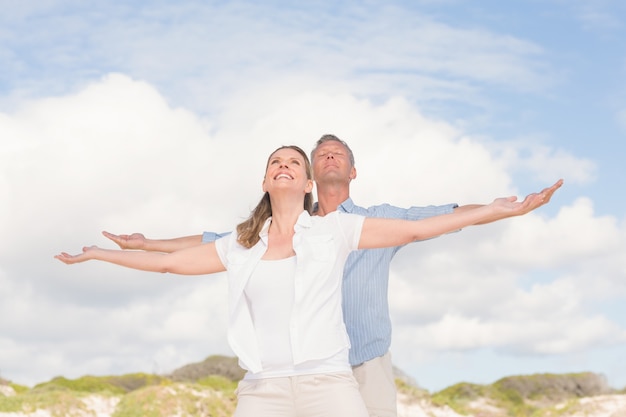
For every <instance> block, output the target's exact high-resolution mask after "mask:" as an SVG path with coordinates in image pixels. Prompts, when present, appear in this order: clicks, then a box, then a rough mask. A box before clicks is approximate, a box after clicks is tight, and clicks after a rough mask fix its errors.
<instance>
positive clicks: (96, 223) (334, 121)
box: [0, 0, 626, 392]
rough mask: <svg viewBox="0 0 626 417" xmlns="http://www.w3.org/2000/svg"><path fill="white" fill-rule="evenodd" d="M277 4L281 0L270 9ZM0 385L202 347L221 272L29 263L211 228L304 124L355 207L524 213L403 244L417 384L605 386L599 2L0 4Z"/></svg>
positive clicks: (620, 123) (607, 296)
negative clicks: (333, 161) (133, 237)
mask: <svg viewBox="0 0 626 417" xmlns="http://www.w3.org/2000/svg"><path fill="white" fill-rule="evenodd" d="M292 3H293V4H292ZM0 9H1V10H2V13H1V14H0V236H2V239H0V377H2V378H5V379H8V380H11V381H13V382H16V383H20V384H24V385H28V386H33V385H35V384H38V383H41V382H45V381H48V380H50V379H51V378H53V377H55V376H59V375H62V376H65V377H67V378H77V377H80V376H83V375H119V374H124V373H134V372H155V373H161V374H164V373H168V372H171V371H173V370H174V369H176V368H178V367H180V366H183V365H186V364H189V363H192V362H198V361H201V360H203V359H204V358H206V357H208V356H210V355H214V354H226V355H232V352H231V351H230V349H229V347H228V345H227V342H226V322H227V319H226V310H227V306H226V303H225V300H226V291H227V289H226V276H225V275H224V274H218V275H215V276H194V277H181V276H175V275H166V274H157V273H149V272H140V271H133V270H129V269H124V268H121V267H118V266H114V265H108V264H105V263H99V262H96V261H93V262H87V263H83V264H79V265H72V266H67V265H65V264H63V263H61V262H59V261H57V260H55V259H54V258H53V256H54V255H56V254H57V253H59V252H61V251H66V252H70V253H78V252H79V251H80V250H81V248H82V247H83V246H85V245H98V246H102V247H108V248H113V247H114V244H113V243H112V242H110V241H108V240H107V239H105V238H104V237H103V236H102V235H101V231H103V230H107V231H109V232H112V233H132V232H141V233H144V234H145V235H146V236H148V237H153V238H168V237H177V236H187V235H196V234H199V233H201V232H202V231H227V230H232V229H233V228H234V226H235V225H236V224H237V223H238V222H240V221H241V220H242V219H244V218H245V217H246V216H247V215H248V214H249V211H250V209H251V208H252V207H253V206H254V205H255V204H256V202H257V201H258V199H259V198H260V197H261V182H262V179H263V173H264V166H265V161H266V158H267V156H268V155H269V153H271V151H273V150H274V149H275V148H276V147H278V146H280V145H285V144H296V145H299V146H301V147H303V148H304V149H305V150H307V151H309V150H311V149H312V147H313V144H314V142H315V141H316V140H317V139H318V138H319V137H320V136H322V135H323V134H326V133H332V134H335V135H337V136H339V137H340V138H342V139H344V140H345V141H347V142H348V143H349V144H350V146H351V147H352V149H353V151H354V153H355V157H356V168H357V178H356V179H355V180H354V181H353V183H352V192H351V194H352V198H353V199H354V201H355V202H356V203H357V204H360V205H362V206H368V205H373V204H380V203H390V204H394V205H397V206H402V207H409V206H413V205H415V206H425V205H430V204H435V205H436V204H447V203H458V204H461V205H462V204H472V203H489V202H490V201H492V200H493V199H494V198H496V197H502V196H509V195H516V196H519V197H520V198H523V197H524V196H525V195H527V194H529V193H532V192H536V191H540V190H541V189H543V188H544V187H546V186H548V185H551V184H552V183H554V182H555V181H556V180H558V179H559V178H563V179H564V181H565V184H564V186H563V187H562V188H561V189H560V190H559V191H558V192H557V193H556V194H555V195H554V197H553V198H552V201H551V202H550V204H549V205H547V206H544V207H542V208H540V209H539V210H537V211H535V212H533V213H530V214H528V215H526V216H523V217H516V218H513V219H507V220H504V221H501V222H497V223H493V224H489V225H484V226H473V227H469V228H466V229H464V230H462V231H460V232H457V233H452V234H449V235H446V236H442V237H440V238H437V239H432V240H429V241H426V242H419V243H415V244H412V245H409V246H407V247H405V248H403V249H402V250H401V251H400V252H399V254H398V255H397V257H396V258H395V260H394V262H393V265H392V268H391V277H390V294H389V300H390V304H391V315H392V320H393V325H394V330H393V342H392V347H391V352H392V358H393V363H394V365H395V366H397V367H398V368H400V369H401V370H402V371H404V372H405V373H406V374H408V375H409V376H410V377H412V378H413V379H414V380H415V382H416V383H417V384H418V385H419V386H421V387H422V388H425V389H427V390H429V391H431V392H436V391H438V390H441V389H443V388H445V387H448V386H450V385H453V384H455V383H459V382H471V383H477V384H489V383H492V382H495V381H497V380H498V379H500V378H503V377H506V376H511V375H526V374H534V373H569V372H585V371H590V372H596V373H598V374H602V375H604V376H605V377H606V379H607V382H608V384H609V385H610V386H612V387H614V388H617V389H621V388H624V387H626V256H624V253H626V210H625V208H624V207H625V203H626V197H624V193H623V190H624V189H625V187H624V186H625V185H626V184H625V182H626V181H625V179H626V168H624V164H623V159H624V157H625V156H626V145H625V143H626V43H625V42H624V39H626V4H625V3H623V2H622V1H621V0H591V1H590V0H527V1H509V2H500V1H495V0H485V1H480V2H477V1H470V0H440V1H435V0H413V1H397V0H390V1H384V2H383V1H361V2H357V1H345V2H336V1H330V0H328V1H327V0H318V1H311V2H299V3H295V2H286V1H278V0H276V1H263V0H261V1H258V0H255V1H252V0H250V1H241V0H235V1H217V0H216V1H200V0H197V1H196V0H181V1H177V2H167V1H116V0H112V1H107V2H83V1H78V0H45V1H31V0H26V1H22V2H12V1H8V0H0Z"/></svg>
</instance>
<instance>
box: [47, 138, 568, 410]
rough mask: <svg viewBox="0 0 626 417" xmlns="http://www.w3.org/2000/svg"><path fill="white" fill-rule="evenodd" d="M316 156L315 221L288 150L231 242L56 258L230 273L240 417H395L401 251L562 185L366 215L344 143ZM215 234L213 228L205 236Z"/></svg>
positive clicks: (301, 156) (526, 204) (300, 155)
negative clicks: (394, 337) (394, 307)
mask: <svg viewBox="0 0 626 417" xmlns="http://www.w3.org/2000/svg"><path fill="white" fill-rule="evenodd" d="M311 157H312V161H313V171H314V172H315V180H316V182H317V187H318V198H319V201H318V203H317V205H316V210H315V214H317V215H313V216H312V215H311V213H313V211H314V209H313V205H312V197H311V190H312V188H313V182H312V172H311V171H312V170H311V166H310V164H309V160H308V158H307V156H306V154H305V153H304V152H303V151H302V150H301V149H300V148H298V147H295V146H286V147H281V148H279V149H277V150H276V151H274V152H273V153H272V154H271V155H270V157H269V159H268V162H267V167H266V172H265V178H264V180H263V191H264V192H265V194H264V196H263V198H262V200H261V202H260V203H259V205H258V206H257V207H256V208H255V209H254V211H253V212H252V214H251V216H250V218H249V219H248V220H246V221H245V222H243V223H242V224H240V225H239V226H237V229H236V231H235V233H233V234H231V235H228V236H225V237H223V238H221V239H217V240H215V241H214V242H210V243H206V244H203V245H200V242H201V239H200V236H192V237H188V238H179V239H172V240H166V241H153V240H148V239H145V238H144V237H143V236H142V235H138V234H136V235H130V236H125V235H122V236H115V235H111V234H105V235H107V236H108V237H110V238H111V239H113V240H114V241H115V242H116V243H118V244H119V245H120V246H121V247H122V248H132V249H144V250H146V251H119V250H104V249H100V248H97V247H89V248H85V249H84V250H83V253H81V254H79V255H75V256H71V255H68V254H66V253H62V254H60V255H57V256H56V258H57V259H59V260H61V261H63V262H65V263H68V264H73V263H77V262H82V261H85V260H89V259H98V260H103V261H107V262H112V263H116V264H119V265H123V266H126V267H130V268H136V269H142V270H148V271H160V272H172V273H177V274H208V273H214V272H219V271H225V270H227V271H228V277H229V278H228V280H229V332H228V339H229V343H230V345H231V347H232V349H233V351H234V352H235V354H237V356H238V357H239V360H240V364H241V365H242V367H243V368H244V369H246V370H247V371H248V372H247V374H246V376H245V378H244V379H243V380H242V381H241V382H240V384H239V387H238V390H237V395H238V405H237V411H236V413H235V416H237V417H243V416H248V415H250V416H252V415H254V416H265V415H267V416H272V417H273V416H282V415H284V416H296V415H306V416H308V415H311V416H318V415H324V416H335V415H336V416H346V415H350V416H363V417H366V416H368V412H369V415H371V416H393V415H395V414H396V411H395V408H396V398H395V386H394V381H393V374H392V369H391V360H390V358H389V353H388V349H389V345H390V333H391V329H390V324H389V313H388V306H387V279H388V268H389V262H390V260H391V258H392V257H393V255H394V254H395V253H396V251H397V250H398V249H399V248H400V247H401V246H403V245H405V244H407V243H410V242H413V241H415V240H423V239H427V238H431V237H434V236H438V235H441V234H443V233H447V232H450V231H454V230H458V229H460V228H462V227H465V226H469V225H473V224H482V223H489V222H492V221H496V220H500V219H504V218H507V217H512V216H517V215H523V214H525V213H528V212H529V211H531V210H534V209H536V208H538V207H540V206H542V205H543V204H546V203H547V202H548V201H549V200H550V198H551V196H552V194H553V193H554V192H555V191H556V190H557V189H558V188H559V187H560V186H561V184H562V181H558V182H557V183H555V184H554V185H553V186H551V187H549V188H546V189H545V190H543V191H542V192H541V193H537V194H531V195H529V196H528V197H526V199H525V200H524V201H522V202H517V201H516V200H515V198H500V199H496V200H495V201H494V202H493V203H491V204H489V205H470V206H461V207H457V206H455V205H448V206H441V207H427V208H417V207H411V208H409V209H406V210H405V209H399V208H395V207H391V206H388V205H383V206H378V207H374V208H371V209H364V208H361V207H358V206H355V205H354V203H352V200H350V198H349V184H350V181H351V180H352V179H354V178H355V176H356V170H355V168H354V158H353V155H352V152H351V151H350V149H349V147H348V146H347V145H346V144H345V142H343V141H341V140H339V139H338V138H337V137H335V136H332V135H326V136H324V137H322V138H321V139H320V140H319V141H318V143H317V145H316V147H315V149H314V150H313V152H312V153H311ZM346 212H347V213H346ZM383 217H386V218H396V219H395V220H393V219H383ZM216 237H218V236H214V235H210V234H206V233H205V235H204V240H205V241H206V240H207V239H208V240H210V239H215V238H216ZM382 248H384V249H382ZM358 249H364V250H358ZM357 250H358V251H357ZM157 251H159V252H157ZM353 251H355V252H353ZM165 252H171V253H165ZM351 252H352V253H351ZM344 263H345V272H344ZM342 273H343V275H344V276H343V303H342V299H341V297H342V292H341V291H342V290H341V287H342ZM342 304H343V305H342ZM342 307H343V315H344V317H342ZM344 318H345V323H346V324H345V326H344ZM346 327H347V333H346ZM348 335H349V338H348ZM350 346H352V347H351V348H350ZM348 355H349V357H348ZM350 364H352V367H351V366H350ZM355 378H356V380H355ZM359 390H360V393H359ZM364 400H365V402H364Z"/></svg>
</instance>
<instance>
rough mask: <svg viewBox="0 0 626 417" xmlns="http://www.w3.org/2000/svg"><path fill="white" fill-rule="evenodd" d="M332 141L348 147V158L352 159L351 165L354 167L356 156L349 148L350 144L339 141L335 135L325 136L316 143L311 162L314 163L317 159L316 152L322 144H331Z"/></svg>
mask: <svg viewBox="0 0 626 417" xmlns="http://www.w3.org/2000/svg"><path fill="white" fill-rule="evenodd" d="M330 141H334V142H339V143H341V144H342V145H343V146H345V147H346V149H347V151H348V156H349V157H350V164H352V166H354V154H353V153H352V149H350V147H349V146H348V144H347V143H346V142H344V141H343V140H341V139H339V138H338V137H337V136H335V135H324V136H322V137H321V138H319V140H318V141H317V142H315V147H314V148H313V150H312V151H311V162H313V159H315V151H316V150H317V148H319V147H320V145H321V144H323V143H326V142H330Z"/></svg>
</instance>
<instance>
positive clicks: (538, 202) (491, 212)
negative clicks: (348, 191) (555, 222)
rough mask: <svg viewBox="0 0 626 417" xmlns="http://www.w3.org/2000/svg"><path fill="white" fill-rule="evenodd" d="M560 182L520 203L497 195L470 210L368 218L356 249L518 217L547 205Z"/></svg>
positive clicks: (432, 235)
mask: <svg viewBox="0 0 626 417" xmlns="http://www.w3.org/2000/svg"><path fill="white" fill-rule="evenodd" d="M561 185H563V180H559V181H557V182H556V183H555V184H554V185H552V186H550V187H547V188H545V189H544V190H543V191H541V192H539V193H533V194H529V195H528V196H527V197H526V198H525V199H524V200H523V201H520V202H518V201H517V197H507V198H497V199H495V200H494V201H493V202H492V203H491V204H487V205H484V206H480V205H477V206H475V208H472V209H471V210H460V211H455V212H454V213H450V214H444V215H440V216H434V217H429V218H427V219H422V220H414V221H411V220H398V219H380V218H371V217H368V218H366V219H365V222H364V223H363V230H362V232H361V239H360V241H359V249H371V248H382V247H390V246H400V245H404V244H407V243H410V242H413V241H415V240H423V239H430V238H432V237H436V236H440V235H442V234H444V233H448V232H452V231H455V230H458V229H461V228H463V227H467V226H471V225H476V224H485V223H491V222H494V221H497V220H502V219H506V218H509V217H514V216H521V215H524V214H526V213H529V212H531V211H533V210H535V209H537V208H539V207H541V206H543V205H545V204H547V203H548V202H549V201H550V198H552V195H553V194H554V193H555V191H556V190H558V189H559V188H560V187H561Z"/></svg>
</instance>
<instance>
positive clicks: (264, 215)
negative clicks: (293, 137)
mask: <svg viewBox="0 0 626 417" xmlns="http://www.w3.org/2000/svg"><path fill="white" fill-rule="evenodd" d="M281 149H293V150H294V151H296V152H298V153H299V154H300V155H302V158H303V159H304V168H305V170H306V176H307V178H308V179H313V172H312V170H311V162H310V161H309V158H308V157H307V155H306V153H305V152H304V151H303V150H302V149H300V148H299V147H298V146H295V145H288V146H281V147H280V148H278V149H276V150H275V151H274V152H272V153H271V154H270V156H269V158H267V164H266V165H265V171H266V172H267V167H268V166H269V162H270V159H271V158H272V156H273V155H274V154H275V153H276V152H278V151H279V150H281ZM304 209H305V210H306V211H308V212H309V214H311V213H312V211H313V196H312V195H311V193H306V194H305V196H304ZM271 216H272V203H271V201H270V195H269V193H268V192H265V194H264V195H263V197H262V198H261V201H259V204H257V206H256V207H255V208H254V210H252V213H251V214H250V217H248V219H247V220H246V221H244V222H243V223H240V224H238V225H237V242H239V244H240V245H242V246H244V247H246V248H251V247H253V246H254V245H256V243H257V242H258V241H259V239H260V238H259V233H260V232H261V229H262V228H263V225H264V224H265V221H266V220H267V219H268V218H269V217H271Z"/></svg>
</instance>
